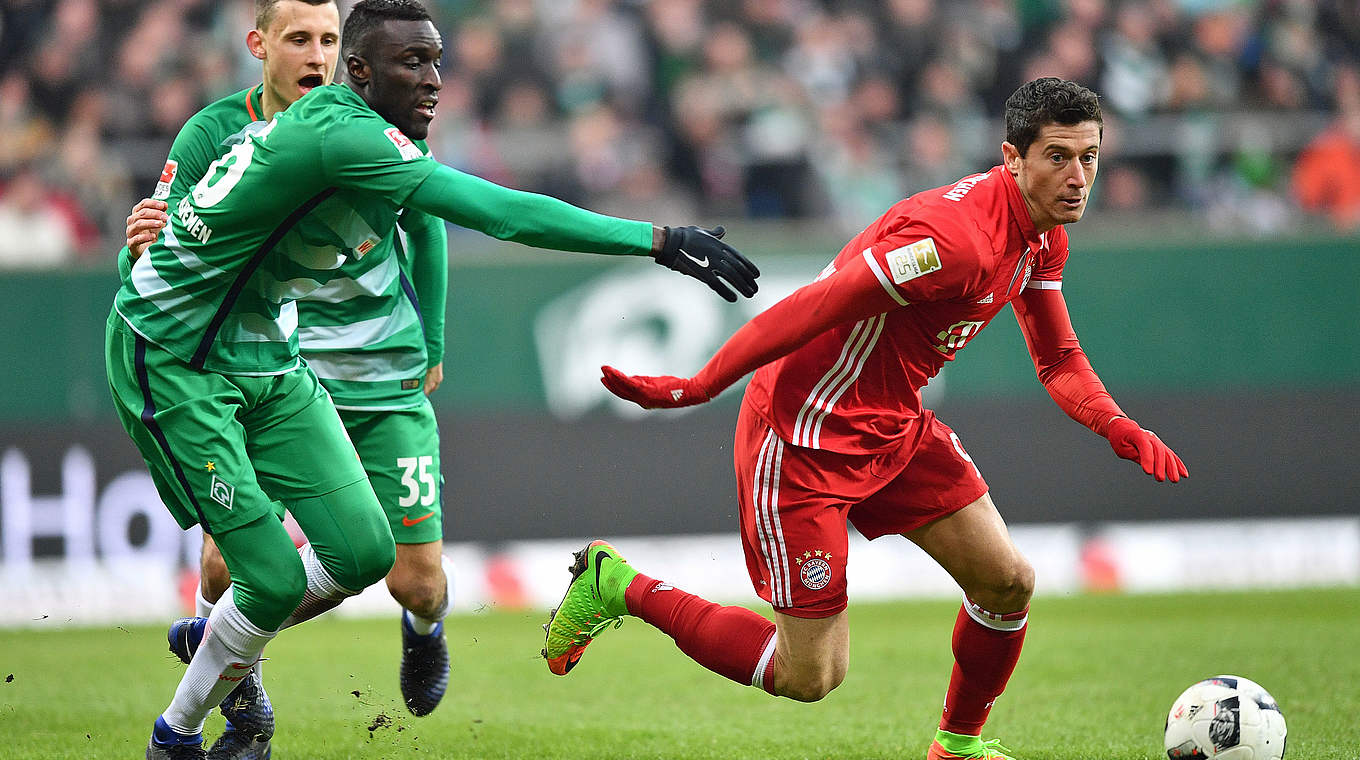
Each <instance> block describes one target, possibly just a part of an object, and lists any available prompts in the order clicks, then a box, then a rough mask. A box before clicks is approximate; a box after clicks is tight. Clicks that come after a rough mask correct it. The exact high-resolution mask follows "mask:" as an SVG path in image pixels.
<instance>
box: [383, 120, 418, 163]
mask: <svg viewBox="0 0 1360 760" xmlns="http://www.w3.org/2000/svg"><path fill="white" fill-rule="evenodd" d="M383 134H384V135H387V139H388V140H391V141H392V144H393V145H395V146H397V152H398V153H400V154H401V158H402V160H403V161H413V160H415V159H417V158H422V157H424V155H425V152H424V151H422V150H421V149H420V146H418V145H416V144H415V143H413V142H411V138H409V137H407V136H406V135H405V134H403V133H402V131H401V130H400V129H397V128H396V127H388V128H387V129H384V130H383Z"/></svg>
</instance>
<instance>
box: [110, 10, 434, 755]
mask: <svg viewBox="0 0 1360 760" xmlns="http://www.w3.org/2000/svg"><path fill="white" fill-rule="evenodd" d="M255 5H256V28H255V29H254V30H252V31H251V32H250V34H249V35H247V40H246V41H247V46H248V48H249V49H250V50H251V52H252V54H254V55H255V56H256V57H257V58H260V59H261V60H262V61H263V64H264V65H263V83H262V84H261V85H258V86H256V87H252V88H250V89H247V90H245V91H242V92H239V93H235V94H233V95H231V96H228V97H226V98H223V99H222V100H220V101H218V102H216V103H214V104H212V105H210V106H208V107H207V108H205V109H203V110H202V111H201V112H199V113H198V114H197V115H195V116H194V118H193V119H191V120H190V121H189V122H188V123H187V124H186V125H185V127H184V129H183V130H182V132H181V135H180V137H179V139H178V140H177V141H176V143H175V145H174V147H173V148H172V150H171V153H170V157H169V159H168V160H167V162H166V166H165V169H164V172H163V174H164V175H165V176H164V177H163V182H162V183H161V185H160V187H159V188H158V192H157V196H158V197H161V198H163V197H168V196H169V194H170V193H171V192H172V190H178V191H179V192H180V193H181V194H182V191H183V188H184V187H186V186H187V187H191V186H192V185H193V184H194V183H196V182H197V181H198V180H199V179H201V178H202V176H203V174H204V173H205V172H206V170H207V167H208V166H209V164H211V163H212V161H214V160H216V159H217V158H219V157H221V155H222V154H223V153H225V152H226V151H227V150H228V149H229V148H231V147H232V146H233V145H235V144H237V143H239V142H240V141H241V140H243V139H244V135H245V134H246V132H247V131H248V130H256V129H260V128H263V127H264V126H265V125H266V124H267V123H268V120H269V119H271V118H272V117H273V116H274V115H275V114H276V113H278V112H280V111H282V110H284V109H285V108H287V107H288V106H289V105H291V104H292V103H293V102H295V101H296V100H297V99H298V98H300V97H302V96H303V95H305V94H306V93H307V92H308V91H310V90H311V89H313V88H314V87H317V86H320V85H322V84H328V83H329V82H330V80H331V77H332V75H333V73H334V69H335V63H336V59H337V58H338V56H339V47H340V46H339V38H340V18H339V13H338V11H337V9H336V7H335V3H334V0H256V4H255ZM417 144H420V141H417ZM422 147H423V146H422ZM176 183H179V186H178V187H177V186H176ZM185 183H187V185H186V184H185ZM165 209H166V204H165V203H164V201H163V200H158V199H157V198H154V197H153V198H149V199H146V200H144V201H142V202H141V203H139V204H138V205H137V207H136V208H135V209H134V210H133V214H132V216H130V217H129V219H128V231H127V235H128V250H129V251H130V252H131V255H130V256H129V257H125V258H124V259H123V260H122V261H120V263H121V264H124V265H130V262H131V261H132V260H135V259H136V258H137V257H138V256H140V255H141V253H142V252H143V251H144V250H145V248H146V246H147V245H149V244H150V243H151V242H153V241H154V240H155V239H156V233H157V231H158V230H159V228H160V227H161V226H163V225H164V223H165V222H166V221H168V218H169V217H168V215H167V214H166V213H165ZM399 226H400V228H401V229H402V230H403V231H404V232H405V233H406V234H405V242H406V244H405V245H403V246H401V247H400V248H399V249H398V253H397V255H395V256H393V255H388V253H387V252H386V251H378V252H376V253H371V254H370V255H368V256H365V257H364V258H363V259H359V260H356V261H350V262H347V263H346V264H345V265H344V266H342V267H341V270H342V271H343V272H344V273H345V274H346V277H344V278H338V279H335V280H332V281H330V282H329V283H328V284H327V286H326V287H325V288H320V289H318V290H317V291H314V292H313V293H311V294H309V295H308V296H307V297H306V298H305V299H304V300H302V301H300V302H299V303H298V320H299V332H298V334H299V338H300V342H301V349H302V354H303V357H304V359H305V360H306V361H307V363H308V365H309V366H310V367H311V368H312V370H313V371H314V372H315V373H316V374H317V376H318V379H320V380H321V383H322V385H323V387H325V388H326V390H327V391H328V392H329V393H330V395H331V398H332V400H333V401H334V403H335V405H336V407H337V409H338V410H339V412H340V418H341V420H342V421H343V422H344V424H345V427H346V429H347V430H348V431H349V435H350V438H351V440H352V441H353V442H354V444H355V448H356V449H357V450H358V452H359V455H360V460H361V461H362V462H363V463H364V469H365V471H366V472H367V473H368V476H369V482H370V484H371V485H373V487H374V491H375V493H376V494H377V495H378V498H379V501H380V502H381V503H382V505H383V507H384V509H385V510H386V511H387V518H388V523H389V527H390V528H391V529H392V533H393V536H394V538H395V539H396V544H397V553H396V562H395V564H394V565H393V567H392V570H391V571H390V572H389V573H388V574H387V586H388V589H389V591H390V592H391V594H392V596H393V598H394V599H396V600H397V602H398V603H399V604H400V605H401V606H402V607H403V609H404V612H403V615H402V626H401V629H402V639H403V646H402V664H401V670H400V685H401V690H402V696H403V698H404V700H405V702H406V705H407V707H408V709H410V710H411V712H412V713H414V714H416V715H427V714H429V713H430V712H431V711H433V710H434V708H435V707H436V706H437V705H438V704H439V701H440V699H442V697H443V695H444V692H445V690H446V688H447V684H448V674H449V660H448V647H447V643H446V640H445V638H444V631H443V624H442V619H443V617H444V614H445V613H446V612H447V610H448V606H449V600H450V592H451V589H452V584H451V581H452V578H451V575H452V574H451V572H450V571H451V568H450V567H449V566H448V562H447V560H446V559H444V557H443V556H442V554H441V548H442V545H443V541H442V538H443V531H442V515H441V511H442V498H441V493H440V490H441V485H442V478H441V477H440V468H439V434H438V427H437V425H436V422H435V418H434V412H433V409H432V408H431V407H430V404H429V401H428V400H427V399H426V394H428V393H429V392H430V391H432V390H434V389H435V388H436V387H438V385H439V383H440V381H441V379H442V357H443V322H444V311H445V303H446V293H447V281H448V276H447V263H448V253H447V239H446V235H445V230H444V223H443V221H442V220H440V219H437V218H435V217H431V216H429V215H427V214H423V213H419V212H412V211H406V212H404V213H403V214H402V216H401V220H400V222H399ZM396 240H397V235H396V234H395V230H394V231H393V233H391V234H388V235H387V236H386V237H384V238H383V240H382V242H381V243H379V244H378V245H379V247H386V248H388V249H390V248H391V247H392V246H393V245H394V243H395V241H396ZM203 543H204V546H203V552H202V561H201V567H202V573H201V583H200V588H199V594H198V599H197V604H196V606H197V614H198V615H199V616H201V617H200V618H197V619H194V618H190V619H186V620H183V621H177V622H176V623H174V624H173V625H172V626H171V636H170V640H171V642H172V646H173V647H174V648H175V651H176V653H177V654H180V655H181V656H185V655H190V654H191V653H192V650H193V649H194V648H195V647H196V645H197V642H198V640H199V639H201V636H202V631H203V628H204V622H205V621H204V620H203V618H206V617H207V616H208V614H209V613H210V612H211V610H212V607H213V605H214V604H215V603H216V601H217V600H218V599H219V598H220V597H221V596H222V594H223V593H224V591H225V590H226V588H227V586H228V584H229V583H230V582H231V581H230V576H229V574H228V572H227V567H226V565H225V563H224V562H223V561H222V557H221V554H220V552H218V551H217V548H216V545H215V544H214V542H213V540H212V538H211V537H209V536H207V535H205V536H204V541H203ZM248 681H249V682H248V683H243V684H242V687H241V688H238V689H237V690H236V691H235V692H233V693H232V694H230V695H228V697H227V699H226V700H224V702H223V712H224V714H226V715H227V727H226V730H225V731H224V732H223V735H222V736H221V737H220V738H219V739H218V740H217V742H216V743H215V744H214V745H213V749H212V750H210V751H209V755H210V756H211V757H218V756H220V757H232V758H236V759H237V760H248V759H249V758H256V757H268V753H269V747H268V744H267V742H268V740H269V737H270V735H272V733H273V720H272V710H271V708H270V706H269V702H268V697H267V696H266V695H265V693H264V690H263V685H262V684H261V683H260V681H259V677H258V669H256V670H255V671H252V674H251V675H250V676H248ZM230 748H235V749H234V750H233V749H230Z"/></svg>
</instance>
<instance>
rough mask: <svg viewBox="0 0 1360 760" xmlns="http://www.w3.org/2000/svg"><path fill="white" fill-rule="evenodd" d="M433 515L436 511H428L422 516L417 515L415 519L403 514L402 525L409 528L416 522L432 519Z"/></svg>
mask: <svg viewBox="0 0 1360 760" xmlns="http://www.w3.org/2000/svg"><path fill="white" fill-rule="evenodd" d="M433 515H434V512H426V513H425V514H423V515H421V516H420V517H417V518H416V519H414V520H412V519H411V518H409V517H407V516H406V515H402V516H401V524H402V525H405V526H406V527H408V528H409V527H411V526H412V525H415V524H417V523H420V522H424V521H425V520H428V519H430V517H431V516H433Z"/></svg>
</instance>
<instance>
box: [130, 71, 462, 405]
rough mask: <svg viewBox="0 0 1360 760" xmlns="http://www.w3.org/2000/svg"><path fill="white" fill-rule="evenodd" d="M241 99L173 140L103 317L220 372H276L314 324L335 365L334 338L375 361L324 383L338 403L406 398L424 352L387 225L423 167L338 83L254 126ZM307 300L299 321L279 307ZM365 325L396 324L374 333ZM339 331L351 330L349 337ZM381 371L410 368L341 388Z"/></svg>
mask: <svg viewBox="0 0 1360 760" xmlns="http://www.w3.org/2000/svg"><path fill="white" fill-rule="evenodd" d="M253 96H254V93H253V91H246V92H244V93H238V94H237V95H235V96H231V97H229V98H225V99H223V100H222V101H219V102H218V103H215V104H213V105H211V106H209V107H208V108H206V109H204V110H203V111H202V112H200V113H199V114H197V115H196V116H195V117H194V118H193V119H191V120H190V122H189V123H188V124H186V125H185V128H184V130H182V131H181V134H180V136H179V137H178V138H177V139H176V142H175V147H174V148H173V149H172V152H171V162H174V163H167V167H166V172H165V173H164V174H163V176H162V181H163V182H164V181H165V180H166V179H167V175H168V179H169V182H168V188H165V189H162V190H161V192H160V193H158V194H159V195H164V197H165V200H166V201H167V202H168V203H169V204H170V217H171V221H170V224H169V225H168V226H167V227H166V228H165V230H164V232H163V234H162V236H161V238H160V239H159V240H158V241H157V242H156V243H155V244H153V245H152V246H151V247H150V248H149V249H148V251H147V253H146V255H143V256H142V257H141V258H139V259H138V260H137V262H136V263H135V264H134V265H133V266H132V267H131V268H130V271H128V272H127V273H126V276H125V277H124V279H123V285H122V288H121V289H120V290H119V293H118V296H117V298H116V301H115V306H116V308H117V309H118V312H119V314H120V315H122V316H123V318H124V319H125V320H127V322H128V323H129V324H130V325H131V326H132V328H133V329H134V330H136V331H137V332H138V333H140V334H142V335H143V336H144V337H145V338H147V339H148V340H150V341H152V342H154V343H156V344H157V345H160V346H162V347H163V348H165V349H166V350H168V351H170V352H171V353H173V354H175V355H176V356H178V357H179V358H180V359H182V360H184V361H186V362H188V363H189V364H190V365H192V366H194V367H197V368H200V369H207V370H212V371H218V372H223V373H228V374H275V373H279V372H285V371H288V370H290V369H292V368H293V367H295V366H297V362H298V358H297V357H298V352H299V338H300V337H302V336H303V335H306V334H308V333H309V332H310V331H311V328H312V327H318V328H320V330H319V332H317V333H316V336H315V337H317V338H318V340H319V342H318V343H317V347H318V349H319V350H320V351H321V352H322V353H324V354H326V357H327V359H329V360H330V361H331V363H332V364H339V363H343V362H344V361H345V359H341V358H340V355H339V354H338V353H336V350H337V349H338V348H340V347H341V346H342V344H343V345H344V346H345V347H348V348H351V349H354V350H357V351H361V352H363V351H367V350H369V349H376V353H377V354H378V355H379V356H380V357H386V358H387V359H388V362H387V364H388V365H389V366H387V367H386V368H383V366H382V365H383V362H382V360H381V359H380V360H379V361H377V362H375V363H374V364H373V367H374V368H376V369H377V370H378V372H379V373H380V374H379V375H375V376H370V377H367V378H366V377H364V376H362V375H360V374H359V373H356V372H354V371H352V370H351V371H346V373H345V374H344V376H343V378H342V379H343V380H345V381H346V387H345V388H344V389H336V390H340V392H341V394H342V395H344V394H345V393H346V392H349V393H350V394H351V395H353V396H354V397H353V398H350V399H347V400H348V401H352V402H355V403H354V404H353V405H355V406H363V407H365V408H374V405H375V403H376V405H378V406H393V407H394V408H397V406H398V405H400V406H410V405H412V404H413V403H419V398H418V394H419V391H418V390H417V391H416V396H415V398H414V401H409V400H408V401H406V402H404V403H403V402H401V401H396V399H399V398H401V397H403V396H405V397H406V398H408V399H410V398H411V396H412V394H410V393H409V392H406V391H404V390H403V386H409V385H411V384H412V383H411V382H410V381H411V380H413V379H414V380H416V383H415V385H416V386H417V388H418V387H419V385H420V382H419V380H420V378H421V377H423V374H424V370H425V366H424V364H425V363H426V361H427V357H426V350H425V338H424V331H423V330H422V328H421V319H420V316H419V312H418V310H417V308H416V306H415V304H414V303H413V300H414V299H413V295H414V293H413V292H411V293H409V294H408V292H406V291H405V290H404V289H403V288H402V284H401V283H402V281H403V280H406V281H407V282H408V283H409V277H408V273H406V272H404V271H403V267H402V263H403V261H404V260H405V257H398V256H395V255H393V254H394V252H395V244H394V241H395V235H396V233H395V223H396V221H397V212H398V210H399V207H400V204H401V202H402V201H403V200H404V199H405V197H406V196H407V195H408V194H409V193H410V192H411V190H413V189H414V188H415V187H416V186H417V185H419V184H420V183H421V182H422V181H423V180H424V179H425V178H426V177H427V176H428V175H429V174H430V172H432V171H433V170H434V168H435V167H436V166H437V164H436V163H435V162H434V161H433V160H432V159H430V158H429V157H428V156H427V155H426V154H425V151H424V150H422V149H421V148H420V147H418V146H417V145H416V144H415V143H413V142H412V141H411V140H409V139H407V138H406V137H405V135H403V134H402V133H401V132H400V131H399V130H397V129H396V128H395V127H392V126H391V125H390V124H388V123H387V122H385V121H383V120H382V119H381V118H380V117H378V115H377V114H376V113H374V112H373V111H372V110H371V109H370V108H369V107H368V106H367V105H366V104H365V103H364V102H363V100H362V99H361V98H360V97H359V96H358V95H357V94H356V93H354V92H353V91H352V90H350V89H349V88H348V87H344V86H330V87H322V88H317V90H315V91H313V93H311V94H309V95H308V96H305V97H304V98H303V99H302V100H299V101H298V102H297V103H295V104H294V105H293V106H292V107H291V108H289V109H288V110H287V111H285V112H283V113H281V114H279V116H278V117H276V118H275V119H274V120H273V121H271V122H268V123H264V122H259V121H256V120H255V119H254V115H255V113H257V111H256V110H255V109H256V106H255V102H256V101H252V97H253ZM243 105H244V106H245V107H244V108H242V106H243ZM242 111H244V114H243V113H242ZM209 155H213V156H215V157H214V158H212V159H211V160H206V162H205V159H207V158H208V156H209ZM200 167H201V172H200ZM436 221H437V220H436ZM441 229H442V225H441ZM419 253H426V252H424V251H421V252H419ZM440 285H441V287H442V285H443V283H442V282H441V283H440ZM310 295H320V296H321V297H322V298H323V299H324V300H325V301H327V303H326V304H324V305H323V307H322V310H321V312H320V313H319V314H317V315H315V316H317V317H319V318H321V319H322V321H321V322H318V323H315V324H313V323H312V322H310V321H308V322H303V321H302V318H303V315H304V314H306V315H307V317H308V319H309V320H310V319H312V317H313V314H312V311H311V309H310V307H303V308H298V306H297V305H296V304H295V303H294V301H296V300H297V299H299V298H304V297H307V296H310ZM441 311H442V309H441ZM340 312H344V314H343V316H337V314H339V313H340ZM377 322H385V323H390V325H395V326H396V327H395V329H394V328H393V327H392V326H389V327H387V328H386V329H385V330H383V329H381V328H376V332H375V324H376V323H377ZM341 324H344V325H349V326H351V327H352V328H353V330H354V332H353V333H352V334H351V336H350V337H349V338H343V337H341V336H340V335H339V333H340V332H341V331H339V330H337V329H336V328H337V326H338V325H341ZM300 326H305V329H302V328H301V327H300ZM439 327H441V328H442V324H440V325H439ZM377 336H381V339H379V340H373V338H375V337H377ZM398 344H401V345H398ZM397 353H402V354H404V356H403V358H401V360H400V361H399V362H395V361H392V360H391V357H393V356H394V355H395V354H397ZM324 361H325V360H323V362H324ZM363 361H364V359H363V357H360V356H352V357H349V363H350V365H351V366H358V365H359V364H361V363H362V362H363ZM394 364H395V365H399V366H400V367H401V368H403V370H406V371H409V372H410V375H409V376H407V377H404V378H402V379H398V380H393V381H391V382H388V381H386V380H382V379H378V380H377V381H376V382H377V384H378V385H386V386H390V388H391V389H392V390H394V391H395V392H391V393H387V392H384V391H383V390H381V389H378V390H376V391H375V389H374V388H373V387H369V386H364V385H353V383H355V382H359V383H363V382H365V381H366V380H367V381H370V382H373V381H374V379H375V377H377V378H385V377H387V376H388V375H390V374H391V370H392V365H394ZM319 374H321V375H324V374H326V373H325V372H324V371H323V372H321V373H319ZM402 380H405V381H406V382H405V383H403V382H402ZM329 385H330V384H329V383H328V386H329ZM406 390H409V389H406ZM333 392H334V391H333Z"/></svg>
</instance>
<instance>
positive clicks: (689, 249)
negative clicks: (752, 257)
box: [653, 225, 760, 301]
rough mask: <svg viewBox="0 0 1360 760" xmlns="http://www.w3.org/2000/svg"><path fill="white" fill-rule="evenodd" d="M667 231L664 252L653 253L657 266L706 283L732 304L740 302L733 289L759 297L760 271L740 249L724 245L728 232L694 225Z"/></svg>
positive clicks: (746, 294)
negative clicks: (757, 281)
mask: <svg viewBox="0 0 1360 760" xmlns="http://www.w3.org/2000/svg"><path fill="white" fill-rule="evenodd" d="M665 230H666V240H665V242H664V243H663V244H662V245H661V250H660V251H659V252H657V253H655V254H653V256H654V258H656V263H658V264H660V265H662V266H664V267H668V268H670V269H674V270H675V271H677V272H679V273H681V274H687V275H689V276H690V277H693V278H694V279H696V280H699V281H701V282H703V283H704V284H705V285H707V286H709V287H710V288H712V289H713V292H714V293H717V294H718V295H720V296H722V297H723V298H725V299H727V300H728V301H736V300H737V295H736V293H733V292H732V288H736V290H737V293H741V294H742V295H744V296H746V297H747V298H750V297H751V296H753V295H755V294H756V278H757V277H759V276H760V270H759V269H756V265H755V264H752V263H751V262H750V261H748V260H747V258H746V257H745V256H742V255H741V254H740V253H738V252H737V249H735V248H733V247H732V246H730V245H728V244H727V243H724V242H722V240H721V239H720V238H721V237H722V236H723V235H725V234H726V233H727V230H724V229H723V228H722V227H721V226H719V227H715V228H713V229H711V230H706V229H704V228H703V227H695V226H693V225H691V226H689V227H666V228H665ZM720 278H721V279H720ZM723 280H727V283H724V282H723ZM728 284H731V286H732V287H731V288H729V287H728Z"/></svg>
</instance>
